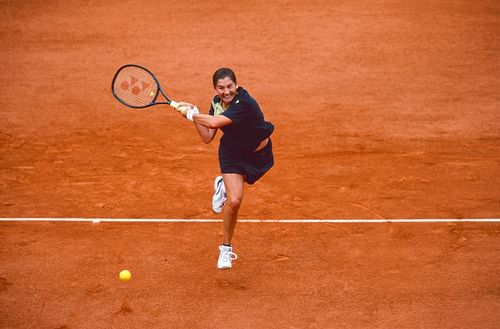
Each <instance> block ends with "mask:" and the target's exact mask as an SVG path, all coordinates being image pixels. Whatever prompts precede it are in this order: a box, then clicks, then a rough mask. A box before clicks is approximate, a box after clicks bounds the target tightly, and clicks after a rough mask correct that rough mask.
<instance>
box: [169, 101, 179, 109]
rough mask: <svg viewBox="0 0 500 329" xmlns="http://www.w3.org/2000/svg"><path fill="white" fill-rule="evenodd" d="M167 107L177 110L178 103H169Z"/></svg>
mask: <svg viewBox="0 0 500 329" xmlns="http://www.w3.org/2000/svg"><path fill="white" fill-rule="evenodd" d="M169 105H170V106H172V107H173V108H175V109H177V108H179V103H177V102H174V101H170V103H169Z"/></svg>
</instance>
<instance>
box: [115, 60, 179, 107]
mask: <svg viewBox="0 0 500 329" xmlns="http://www.w3.org/2000/svg"><path fill="white" fill-rule="evenodd" d="M111 91H112V93H113V96H115V98H116V99H117V100H118V101H120V103H122V104H124V105H126V106H128V107H131V108H134V109H142V108H146V107H150V106H155V105H159V104H167V105H170V106H172V107H173V108H178V107H179V103H177V102H174V101H173V100H171V99H170V98H168V96H167V94H165V92H164V91H163V90H162V89H161V86H160V83H159V82H158V79H156V77H155V76H154V74H153V73H152V72H151V71H150V70H148V69H147V68H145V67H142V66H139V65H136V64H127V65H124V66H122V67H120V68H119V69H118V71H116V73H115V76H114V77H113V81H112V83H111ZM160 94H161V95H162V96H163V98H165V101H164V102H163V101H160V100H159V99H158V96H159V95H160Z"/></svg>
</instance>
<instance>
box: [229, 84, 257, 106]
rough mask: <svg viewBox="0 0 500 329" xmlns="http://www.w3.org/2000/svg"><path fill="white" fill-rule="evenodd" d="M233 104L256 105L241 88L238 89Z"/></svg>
mask: <svg viewBox="0 0 500 329" xmlns="http://www.w3.org/2000/svg"><path fill="white" fill-rule="evenodd" d="M233 103H235V104H238V103H240V104H251V105H253V104H257V102H256V101H255V99H254V98H253V97H252V96H251V95H250V93H249V92H248V91H247V90H246V89H244V88H243V87H239V88H238V94H237V95H236V97H235V99H234V101H233Z"/></svg>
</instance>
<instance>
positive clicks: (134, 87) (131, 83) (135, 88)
mask: <svg viewBox="0 0 500 329" xmlns="http://www.w3.org/2000/svg"><path fill="white" fill-rule="evenodd" d="M139 86H140V87H139ZM149 86H150V84H149V83H146V82H144V81H141V80H139V79H137V78H136V77H133V76H131V77H130V79H129V80H123V81H122V82H121V83H120V88H121V89H122V90H123V91H128V90H129V89H130V92H131V93H132V94H133V95H135V96H137V95H139V94H140V93H142V92H143V91H144V89H147V88H149ZM151 92H152V93H153V95H154V92H153V91H151ZM153 95H151V96H153Z"/></svg>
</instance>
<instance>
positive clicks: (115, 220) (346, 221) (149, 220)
mask: <svg viewBox="0 0 500 329" xmlns="http://www.w3.org/2000/svg"><path fill="white" fill-rule="evenodd" d="M0 222H93V223H97V222H108V223H221V222H222V219H187V218H144V219H141V218H0ZM238 222H239V223H299V224H300V223H304V224H322V223H338V224H349V223H368V224H374V223H500V218H462V219H456V218H442V219H431V218H421V219H417V218H415V219H238Z"/></svg>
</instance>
